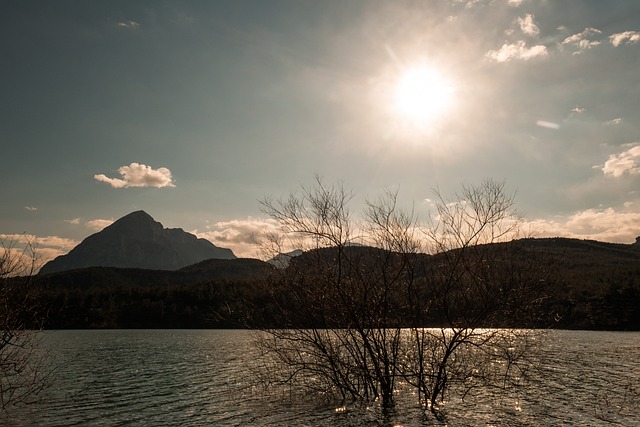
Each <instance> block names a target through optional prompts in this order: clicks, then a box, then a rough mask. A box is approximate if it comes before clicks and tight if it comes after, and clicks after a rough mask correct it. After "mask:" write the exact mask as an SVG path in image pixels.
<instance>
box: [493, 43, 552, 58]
mask: <svg viewBox="0 0 640 427" xmlns="http://www.w3.org/2000/svg"><path fill="white" fill-rule="evenodd" d="M548 54H549V52H548V51H547V47H546V46H544V45H535V46H531V47H527V45H526V43H525V42H524V41H523V40H520V41H517V42H515V43H512V44H509V43H505V44H503V45H502V47H501V48H500V49H499V50H490V51H489V52H487V57H488V58H489V59H492V60H494V61H496V62H507V61H510V60H512V59H521V60H525V61H527V60H529V59H533V58H536V57H544V56H547V55H548Z"/></svg>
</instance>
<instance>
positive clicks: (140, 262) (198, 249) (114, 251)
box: [40, 211, 236, 274]
mask: <svg viewBox="0 0 640 427" xmlns="http://www.w3.org/2000/svg"><path fill="white" fill-rule="evenodd" d="M211 258H216V259H227V260H229V259H235V258H236V256H235V255H234V254H233V252H232V251H231V250H230V249H226V248H219V247H217V246H215V245H214V244H213V243H211V242H210V241H208V240H205V239H199V238H197V237H196V236H194V235H193V234H191V233H187V232H185V231H184V230H182V229H180V228H164V227H163V226H162V224H161V223H159V222H157V221H155V220H154V219H153V218H152V217H151V216H150V215H149V214H147V213H146V212H144V211H136V212H132V213H130V214H128V215H126V216H124V217H122V218H120V219H119V220H117V221H116V222H114V223H113V224H111V225H110V226H108V227H106V228H104V229H103V230H102V231H100V232H98V233H95V234H92V235H91V236H89V237H87V238H86V239H84V240H83V241H82V242H81V243H80V244H79V245H78V246H76V247H75V248H73V249H72V250H71V251H70V252H69V253H68V254H66V255H62V256H59V257H57V258H56V259H54V260H52V261H49V262H48V263H46V264H45V265H44V266H43V267H42V269H41V270H40V274H49V273H54V272H60V271H67V270H74V269H80V268H87V267H118V268H143V269H152V270H178V269H180V268H183V267H186V266H188V265H192V264H195V263H198V262H200V261H204V260H206V259H211Z"/></svg>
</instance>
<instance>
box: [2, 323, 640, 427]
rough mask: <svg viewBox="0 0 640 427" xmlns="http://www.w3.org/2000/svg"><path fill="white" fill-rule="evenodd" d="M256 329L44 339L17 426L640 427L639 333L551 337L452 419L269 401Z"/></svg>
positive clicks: (457, 407)
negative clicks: (509, 386)
mask: <svg viewBox="0 0 640 427" xmlns="http://www.w3.org/2000/svg"><path fill="white" fill-rule="evenodd" d="M251 337H252V335H251V332H250V331H240V330H82V331H56V332H46V333H44V335H43V337H42V338H43V340H42V346H43V349H44V350H43V351H46V354H47V356H48V358H49V360H50V362H51V364H52V365H53V366H56V378H55V382H54V383H53V386H52V387H51V388H49V389H48V390H47V391H46V392H45V393H43V394H42V396H41V400H40V401H38V402H37V403H34V404H30V405H27V406H21V407H16V408H12V409H11V410H10V411H9V412H8V413H7V414H5V415H4V419H0V424H2V425H8V426H13V425H15V426H18V425H20V426H23V425H25V426H72V425H78V426H86V425H90V426H91V425H98V426H99V425H105V426H106V425H108V426H114V425H152V426H248V425H256V426H267V425H270V426H271V425H273V426H276V425H285V426H298V425H306V426H371V425H383V426H422V425H449V426H478V425H484V426H514V425H515V426H518V425H522V426H527V425H540V426H547V425H548V426H562V425H566V426H570V425H580V426H601V425H618V426H640V414H639V412H640V404H639V402H640V333H638V332H629V333H625V332H592V331H548V332H547V333H546V334H545V335H544V337H543V339H542V344H541V350H542V352H541V354H542V355H543V357H542V361H543V363H542V365H541V366H540V369H539V372H538V377H537V378H536V380H535V381H534V382H533V383H531V385H530V387H528V388H527V390H526V392H523V393H518V395H512V396H501V397H500V398H492V396H491V394H487V395H485V397H484V398H483V399H471V400H470V401H469V400H465V401H451V402H448V403H447V407H446V420H445V421H446V423H443V422H441V421H438V420H436V419H435V418H434V417H433V416H431V415H430V414H429V413H427V414H426V415H425V414H424V413H423V411H422V410H421V408H420V406H419V405H418V404H417V403H416V402H415V396H412V395H411V393H408V392H407V393H406V396H398V407H397V409H396V410H394V411H392V412H390V413H384V412H383V411H382V410H381V409H380V408H379V407H377V406H376V405H371V406H370V407H365V406H362V405H355V406H348V405H347V406H338V405H336V404H329V403H327V402H324V401H316V400H314V399H304V400H302V401H300V400H297V399H293V400H292V399H290V398H289V396H286V395H285V396H280V395H273V394H269V393H267V392H266V391H265V389H264V388H263V387H262V386H261V385H260V384H259V381H257V380H256V377H258V376H259V372H255V368H254V369H252V367H253V366H255V364H254V361H255V360H256V358H257V357H258V354H257V351H256V350H255V349H254V346H253V345H252V339H251Z"/></svg>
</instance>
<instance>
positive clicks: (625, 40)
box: [609, 31, 640, 47]
mask: <svg viewBox="0 0 640 427" xmlns="http://www.w3.org/2000/svg"><path fill="white" fill-rule="evenodd" d="M609 41H610V42H611V44H612V45H614V46H616V47H618V46H620V45H621V44H634V43H638V42H639V41H640V31H625V32H624V33H618V34H613V35H611V36H609Z"/></svg>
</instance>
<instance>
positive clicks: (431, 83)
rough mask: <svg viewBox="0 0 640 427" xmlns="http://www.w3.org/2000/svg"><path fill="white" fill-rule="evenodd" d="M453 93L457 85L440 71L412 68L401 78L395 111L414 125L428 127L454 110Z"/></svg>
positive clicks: (420, 67)
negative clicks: (441, 116) (446, 112)
mask: <svg viewBox="0 0 640 427" xmlns="http://www.w3.org/2000/svg"><path fill="white" fill-rule="evenodd" d="M453 93H454V90H453V86H451V84H450V83H449V82H448V81H447V80H446V79H445V78H444V77H442V75H441V74H440V73H438V72H437V71H436V70H434V69H431V68H429V67H426V66H418V67H414V68H410V69H408V70H406V71H404V72H403V73H401V74H400V76H399V78H398V81H397V83H396V86H395V90H394V93H393V96H394V100H393V109H394V111H395V112H396V114H397V115H398V116H399V117H401V118H402V119H404V120H406V121H408V122H410V123H412V124H413V125H416V126H420V127H422V126H426V125H428V124H429V123H430V122H432V121H433V120H434V119H436V118H437V117H439V116H440V115H441V114H442V113H443V112H444V111H446V110H447V109H448V108H449V107H450V105H451V103H452V100H453Z"/></svg>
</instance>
